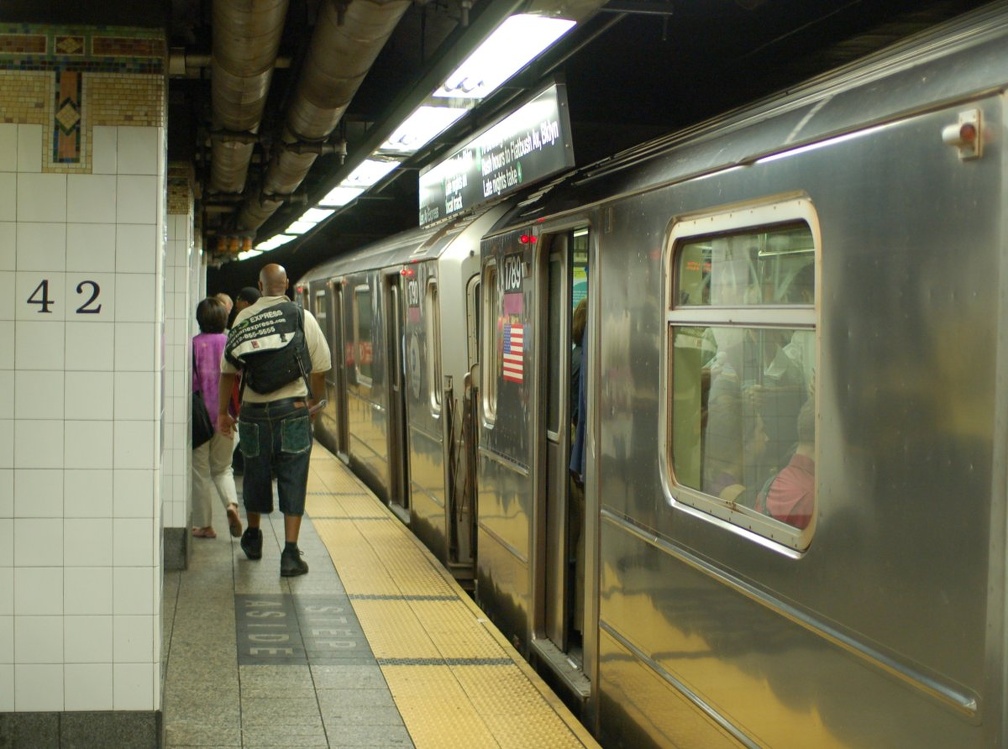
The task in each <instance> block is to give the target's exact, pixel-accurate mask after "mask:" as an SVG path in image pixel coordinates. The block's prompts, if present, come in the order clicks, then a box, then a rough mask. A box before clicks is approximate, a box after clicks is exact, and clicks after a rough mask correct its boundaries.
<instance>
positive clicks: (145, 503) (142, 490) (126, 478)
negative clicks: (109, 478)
mask: <svg viewBox="0 0 1008 749" xmlns="http://www.w3.org/2000/svg"><path fill="white" fill-rule="evenodd" d="M114 484H115V486H114V496H115V517H117V518H150V517H152V516H153V510H154V502H153V499H152V498H153V493H154V471H153V470H119V471H116V472H115V478H114Z"/></svg>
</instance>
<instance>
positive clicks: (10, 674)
mask: <svg viewBox="0 0 1008 749" xmlns="http://www.w3.org/2000/svg"><path fill="white" fill-rule="evenodd" d="M0 711H2V712H5V713H12V712H14V665H13V664H10V665H5V664H3V663H0Z"/></svg>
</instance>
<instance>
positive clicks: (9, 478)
mask: <svg viewBox="0 0 1008 749" xmlns="http://www.w3.org/2000/svg"><path fill="white" fill-rule="evenodd" d="M111 31H114V32H116V33H114V34H113V36H115V37H116V38H117V39H121V40H125V42H127V43H126V44H125V47H124V49H125V48H130V49H132V47H130V44H133V45H134V46H135V44H136V43H139V42H144V43H146V44H147V47H146V49H147V50H148V51H150V50H153V53H152V54H151V56H150V57H148V58H147V59H145V60H142V61H140V62H138V61H137V60H138V58H136V57H130V58H128V59H127V58H125V57H123V58H121V59H117V58H116V56H115V51H114V50H116V49H118V47H115V46H114V45H113V46H111V47H110V46H108V45H107V44H106V45H105V46H102V43H101V39H102V38H104V37H106V36H108V35H109V33H110V30H108V29H103V30H98V31H94V30H87V29H85V30H78V29H73V30H69V31H68V30H66V29H55V30H54V29H52V28H45V27H43V28H31V29H28V28H24V27H18V28H16V29H9V28H4V27H0V719H2V718H3V717H4V714H5V713H47V714H48V713H54V712H55V713H58V712H61V711H113V710H114V711H157V710H160V705H161V694H160V688H161V673H160V670H161V665H160V663H161V653H160V649H161V600H162V590H161V580H162V545H161V544H162V522H163V521H162V509H161V505H162V486H163V483H162V470H163V465H164V460H165V455H166V450H165V444H164V443H165V440H166V439H177V436H178V435H177V434H176V433H175V431H174V430H173V428H172V427H171V426H169V425H170V424H171V420H167V419H166V418H165V417H166V414H165V410H164V407H165V404H166V400H165V393H166V391H167V390H168V387H175V383H174V381H172V382H171V383H170V384H168V379H169V378H167V377H166V372H165V360H166V356H165V352H166V345H165V335H166V310H165V296H164V289H165V285H166V277H165V270H166V268H165V256H164V253H165V235H166V221H165V214H166V189H165V184H166V166H165V127H164V126H165V94H164V88H165V86H164V78H163V75H162V74H161V73H160V71H161V70H163V67H164V65H163V48H164V42H163V39H162V38H160V37H158V36H157V32H150V31H148V32H137V31H122V33H119V31H121V30H111ZM147 37H150V38H147ZM11 39H14V41H13V42H12V41H11ZM102 50H104V52H102ZM110 50H111V51H110ZM158 50H161V52H158ZM123 54H125V53H123ZM158 54H160V55H161V58H160V59H159V58H158ZM112 84H114V85H112ZM184 220H186V221H188V220H190V219H189V218H186V219H184ZM171 332H172V333H173V334H178V333H179V331H178V330H177V329H174V328H173V329H172V331H171ZM173 408H175V407H174V404H173ZM176 410H177V409H176ZM172 416H173V417H174V419H175V420H177V418H178V414H177V413H173V414H172ZM176 511H177V510H176V508H173V509H172V517H171V520H174V515H175V513H176ZM166 520H169V518H166Z"/></svg>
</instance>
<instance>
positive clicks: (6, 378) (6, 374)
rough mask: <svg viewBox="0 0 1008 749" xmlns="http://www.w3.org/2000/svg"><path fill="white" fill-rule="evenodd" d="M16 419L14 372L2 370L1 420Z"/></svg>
mask: <svg viewBox="0 0 1008 749" xmlns="http://www.w3.org/2000/svg"><path fill="white" fill-rule="evenodd" d="M13 418H14V370H13V369H0V419H13Z"/></svg>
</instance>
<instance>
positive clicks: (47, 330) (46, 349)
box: [14, 320, 66, 370]
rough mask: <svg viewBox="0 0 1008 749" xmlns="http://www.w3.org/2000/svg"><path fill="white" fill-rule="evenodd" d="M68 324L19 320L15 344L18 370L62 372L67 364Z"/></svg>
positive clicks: (56, 321) (55, 321)
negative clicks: (53, 370)
mask: <svg viewBox="0 0 1008 749" xmlns="http://www.w3.org/2000/svg"><path fill="white" fill-rule="evenodd" d="M65 330H66V324H65V323H63V322H62V321H59V320H54V321H53V322H32V321H29V320H19V321H18V323H17V335H16V339H15V342H14V361H15V363H16V365H17V368H18V369H56V370H62V369H63V367H64V363H65V356H64V346H65V340H64V336H65Z"/></svg>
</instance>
